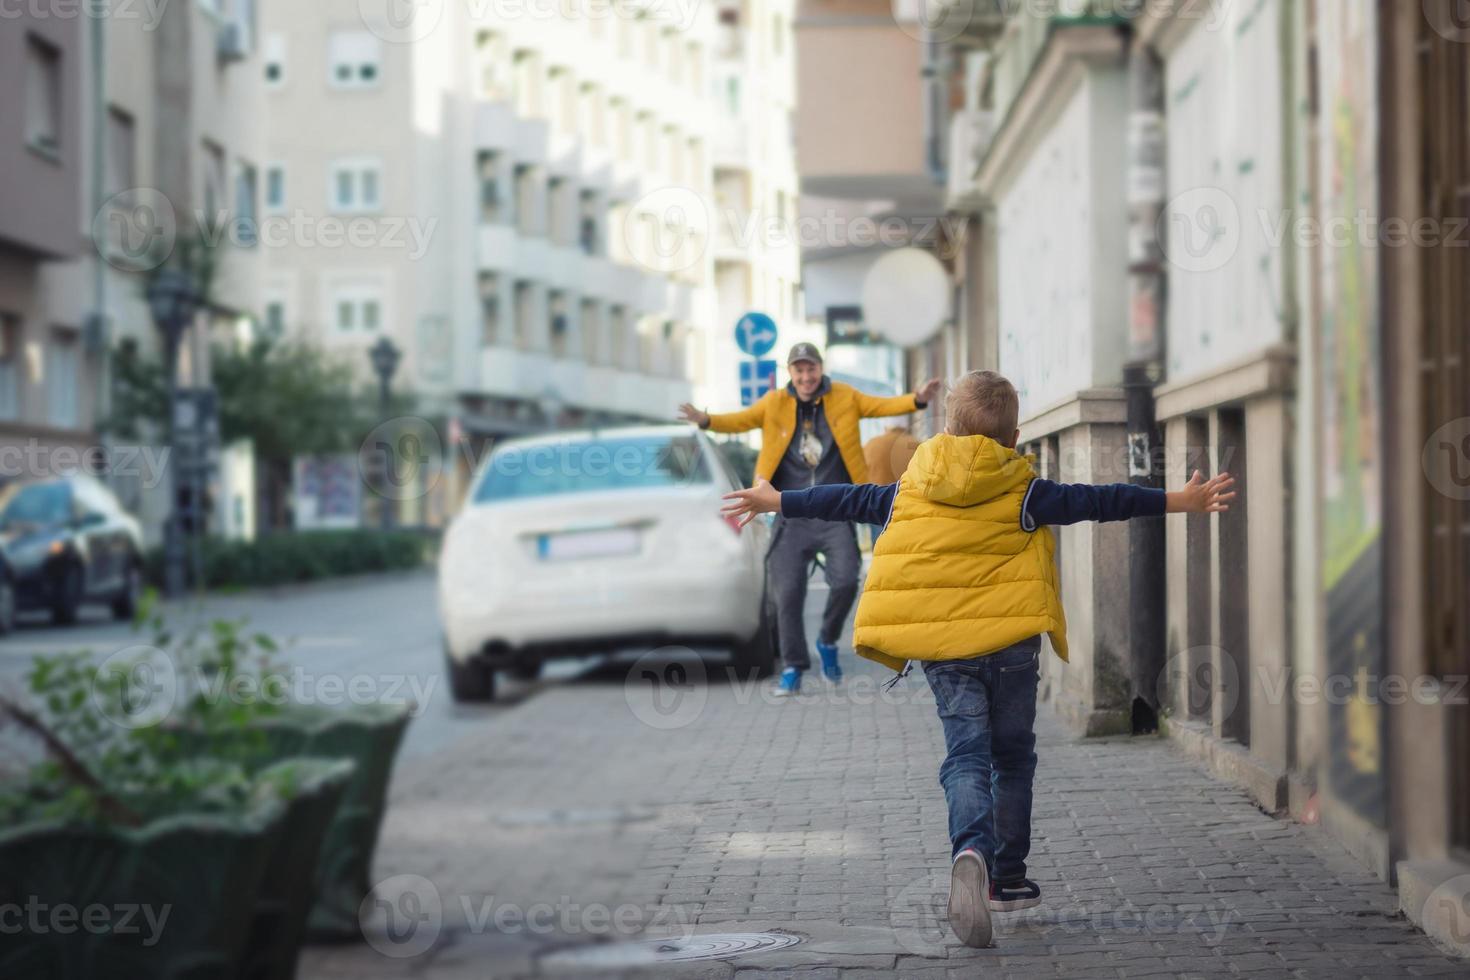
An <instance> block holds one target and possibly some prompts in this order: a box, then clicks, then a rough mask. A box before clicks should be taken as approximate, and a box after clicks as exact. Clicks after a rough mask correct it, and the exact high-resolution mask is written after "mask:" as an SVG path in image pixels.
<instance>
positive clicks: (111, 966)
mask: <svg viewBox="0 0 1470 980" xmlns="http://www.w3.org/2000/svg"><path fill="white" fill-rule="evenodd" d="M286 812H287V806H286V805H284V804H282V803H281V802H279V801H275V800H272V801H268V802H261V803H258V804H255V805H253V806H252V807H251V808H250V809H249V810H248V811H246V812H243V813H239V814H183V815H179V816H172V817H166V818H163V819H159V820H155V821H152V822H150V823H148V824H146V825H145V826H143V827H138V828H113V827H88V826H82V825H74V824H59V823H31V824H22V825H20V826H18V827H13V828H9V829H6V830H0V907H6V906H12V905H13V906H16V907H18V908H20V909H21V910H23V914H25V916H26V921H25V922H24V924H23V927H22V931H21V932H20V933H19V934H13V935H7V936H5V937H4V939H3V941H0V977H45V978H47V980H135V978H138V977H150V978H158V980H218V978H220V977H232V976H235V975H236V973H237V971H238V969H239V966H240V963H241V961H242V957H243V956H244V953H245V949H246V946H247V943H248V940H249V936H250V932H251V929H252V926H253V925H254V921H255V919H254V912H255V907H256V901H257V898H258V896H259V894H260V890H261V885H262V883H263V882H264V880H265V877H266V871H267V867H268V863H269V858H270V855H271V853H272V852H273V850H275V849H276V848H277V847H278V846H279V845H278V838H279V836H280V834H281V833H282V830H283V828H284V827H285V823H286ZM150 915H151V916H152V918H151V919H150V918H149V916H150ZM33 916H34V918H33Z"/></svg>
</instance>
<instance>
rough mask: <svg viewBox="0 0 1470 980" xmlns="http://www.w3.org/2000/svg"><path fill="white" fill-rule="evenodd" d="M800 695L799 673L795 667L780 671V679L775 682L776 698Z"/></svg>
mask: <svg viewBox="0 0 1470 980" xmlns="http://www.w3.org/2000/svg"><path fill="white" fill-rule="evenodd" d="M800 693H801V671H799V670H797V669H796V668H795V667H787V668H786V669H785V670H783V671H781V679H780V680H779V681H777V682H776V696H777V697H790V696H791V695H793V694H800Z"/></svg>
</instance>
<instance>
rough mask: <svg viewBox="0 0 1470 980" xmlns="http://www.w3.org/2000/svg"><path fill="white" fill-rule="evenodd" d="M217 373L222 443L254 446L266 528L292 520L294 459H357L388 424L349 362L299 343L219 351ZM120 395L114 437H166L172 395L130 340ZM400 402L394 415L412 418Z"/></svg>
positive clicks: (404, 399) (119, 364) (156, 365)
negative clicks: (150, 432)
mask: <svg viewBox="0 0 1470 980" xmlns="http://www.w3.org/2000/svg"><path fill="white" fill-rule="evenodd" d="M210 371H211V375H212V379H213V383H214V386H215V389H216V392H217V393H218V398H219V413H220V418H219V423H220V437H221V439H222V440H223V441H224V442H225V443H227V444H228V443H232V442H236V441H238V440H241V439H249V440H250V441H251V442H252V443H253V444H254V447H255V456H256V462H257V470H258V474H257V481H258V485H257V491H258V495H259V503H260V508H261V513H260V518H261V523H262V525H263V526H266V527H280V526H284V525H286V524H287V523H288V521H287V518H286V512H287V507H286V503H287V496H288V491H289V487H290V483H291V461H292V459H293V458H295V457H296V456H301V455H316V454H323V453H342V452H356V451H357V450H358V448H359V446H360V445H361V443H362V440H363V439H365V438H366V437H367V434H368V433H369V432H370V431H371V430H372V428H373V427H374V426H375V425H377V424H378V423H379V422H380V421H382V419H381V418H380V409H379V405H378V398H377V394H376V389H375V388H371V387H369V386H362V385H359V384H358V383H357V382H356V381H355V379H354V372H353V369H352V365H351V363H350V362H348V361H347V360H345V359H344V358H342V357H338V356H334V355H332V354H329V353H327V352H326V351H323V350H322V349H321V348H319V347H316V346H314V345H311V344H308V343H304V342H301V341H276V340H273V339H270V338H262V339H258V340H255V341H253V342H252V343H250V344H248V345H245V346H243V347H242V346H239V345H233V344H223V343H219V344H215V345H213V347H212V348H211V352H210ZM114 372H115V374H114V378H115V384H116V389H115V391H114V395H113V408H114V411H113V416H112V418H111V419H110V420H109V423H108V428H109V429H110V430H111V431H112V432H114V433H116V434H118V435H120V436H122V437H124V438H139V437H140V435H141V431H140V430H141V429H142V428H143V426H144V425H156V426H157V427H158V430H157V431H160V432H162V431H164V427H165V425H166V422H167V414H166V406H167V401H168V395H167V386H166V385H165V383H164V369H163V365H162V363H160V362H159V360H158V359H156V358H152V357H147V356H145V355H143V354H142V352H141V351H140V350H139V349H138V346H137V344H136V343H135V342H133V341H131V340H129V341H124V342H123V343H122V344H120V345H119V348H118V351H117V354H116V356H115V358H114ZM411 405H412V399H411V398H410V397H408V396H406V395H402V394H400V395H397V396H395V397H394V399H393V402H392V404H390V406H389V415H390V417H391V416H393V415H402V414H407V413H408V412H409V411H411Z"/></svg>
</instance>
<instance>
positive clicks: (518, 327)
mask: <svg viewBox="0 0 1470 980" xmlns="http://www.w3.org/2000/svg"><path fill="white" fill-rule="evenodd" d="M535 298H536V297H535V293H534V292H533V288H532V286H531V284H530V283H529V282H524V281H522V282H518V283H516V288H515V304H516V308H515V317H516V323H515V342H516V343H515V345H516V347H517V348H518V349H520V350H529V349H530V348H531V313H532V307H533V304H534V301H535Z"/></svg>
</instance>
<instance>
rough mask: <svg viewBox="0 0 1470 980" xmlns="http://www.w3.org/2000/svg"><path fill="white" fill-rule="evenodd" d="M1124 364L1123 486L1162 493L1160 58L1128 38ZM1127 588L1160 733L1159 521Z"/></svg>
mask: <svg viewBox="0 0 1470 980" xmlns="http://www.w3.org/2000/svg"><path fill="white" fill-rule="evenodd" d="M1128 100H1129V111H1128V163H1127V182H1128V189H1127V193H1128V309H1129V318H1128V323H1129V334H1128V359H1127V361H1126V362H1125V364H1124V366H1123V391H1124V394H1125V397H1126V399H1127V409H1128V481H1129V482H1130V483H1132V484H1133V485H1135V486H1143V487H1153V488H1161V487H1162V486H1163V485H1164V483H1163V475H1164V474H1163V467H1162V456H1163V452H1162V449H1163V446H1162V440H1161V439H1160V436H1159V427H1158V423H1157V420H1156V419H1155V417H1154V387H1155V385H1157V384H1158V383H1159V382H1160V381H1161V380H1162V378H1163V371H1164V346H1165V339H1166V333H1165V329H1164V327H1165V325H1164V297H1165V286H1166V283H1165V276H1164V255H1163V243H1162V242H1161V241H1160V237H1159V218H1160V216H1161V215H1162V214H1163V211H1164V150H1165V144H1164V87H1163V71H1162V68H1161V66H1160V64H1159V60H1158V57H1157V56H1156V55H1155V54H1154V52H1153V51H1152V50H1150V49H1149V47H1148V46H1147V45H1145V44H1142V43H1141V42H1139V41H1138V40H1137V39H1134V40H1133V41H1132V42H1131V43H1130V45H1129V52H1128ZM1129 532H1130V537H1131V539H1132V540H1131V542H1130V544H1131V547H1130V548H1129V552H1128V584H1129V590H1130V594H1131V596H1132V601H1131V602H1130V604H1129V605H1130V614H1129V624H1128V626H1129V629H1128V635H1129V643H1130V644H1131V647H1132V656H1131V657H1129V674H1130V680H1131V681H1132V690H1133V731H1134V733H1135V734H1139V733H1141V732H1148V731H1155V730H1157V728H1158V716H1159V709H1160V707H1161V704H1160V700H1161V696H1162V695H1163V694H1164V693H1165V692H1160V691H1159V690H1158V682H1159V675H1160V674H1161V673H1162V672H1163V670H1164V665H1165V653H1166V650H1165V636H1164V634H1165V627H1164V622H1165V621H1164V601H1165V597H1164V557H1165V556H1164V522H1163V521H1161V520H1155V521H1137V522H1135V523H1134V524H1133V525H1132V526H1131V527H1130V528H1129Z"/></svg>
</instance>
